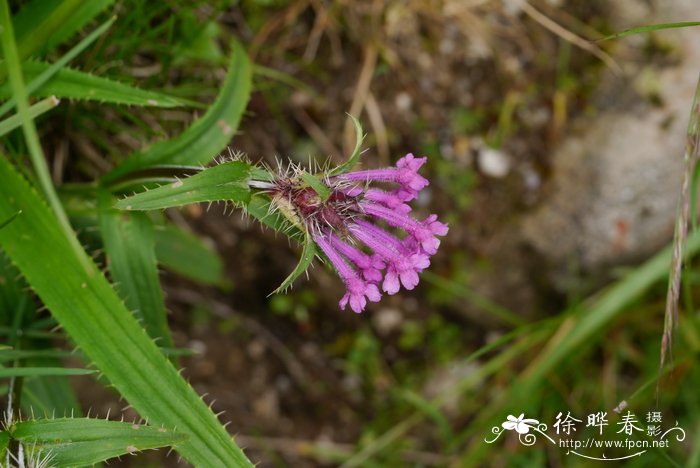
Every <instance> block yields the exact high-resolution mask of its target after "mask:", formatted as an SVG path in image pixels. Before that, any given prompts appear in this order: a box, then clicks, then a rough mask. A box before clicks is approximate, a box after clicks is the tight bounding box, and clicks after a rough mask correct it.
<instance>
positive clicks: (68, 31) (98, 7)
mask: <svg viewBox="0 0 700 468" xmlns="http://www.w3.org/2000/svg"><path fill="white" fill-rule="evenodd" d="M112 3H114V0H90V1H89V2H86V1H84V0H33V1H31V2H29V3H27V4H26V5H24V7H23V8H22V9H21V10H20V11H19V12H18V13H17V15H15V17H13V18H12V23H13V25H14V28H15V34H16V36H17V46H18V49H19V54H20V57H21V58H27V57H31V56H37V55H45V54H46V53H47V52H49V51H51V50H53V49H54V48H55V47H56V46H58V45H59V44H61V43H63V42H64V41H65V40H67V39H69V38H70V37H71V36H73V35H74V34H75V33H77V32H78V31H80V30H81V29H82V28H83V26H85V25H86V24H87V23H88V22H89V21H90V20H92V19H93V18H94V17H95V16H97V15H98V14H99V13H100V12H102V11H104V10H105V9H106V8H107V7H108V6H110V5H111V4H112Z"/></svg>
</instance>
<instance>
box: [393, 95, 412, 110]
mask: <svg viewBox="0 0 700 468" xmlns="http://www.w3.org/2000/svg"><path fill="white" fill-rule="evenodd" d="M394 104H395V105H396V108H397V109H398V110H400V111H402V112H406V111H409V110H411V106H412V105H413V98H412V97H411V95H410V94H408V93H406V92H403V91H402V92H400V93H398V94H397V95H396V98H395V99H394Z"/></svg>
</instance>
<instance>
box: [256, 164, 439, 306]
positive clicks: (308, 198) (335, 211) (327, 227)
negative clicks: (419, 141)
mask: <svg viewBox="0 0 700 468" xmlns="http://www.w3.org/2000/svg"><path fill="white" fill-rule="evenodd" d="M426 161H427V158H416V157H414V156H413V155H412V154H407V155H406V156H404V157H403V158H401V159H399V161H398V162H397V163H396V166H395V167H389V168H384V169H372V170H365V171H356V172H348V173H345V174H340V175H336V176H332V177H327V178H324V179H321V180H322V183H323V184H325V185H326V186H327V188H328V189H329V193H330V195H329V196H327V197H326V198H325V199H323V198H322V197H321V196H320V195H319V194H318V193H317V191H316V190H315V189H314V188H313V187H311V186H309V185H308V184H306V183H305V182H304V179H303V178H302V177H289V176H285V177H280V178H278V179H277V180H276V181H274V182H273V183H272V184H271V185H272V188H269V189H268V190H269V192H271V194H272V200H273V203H274V204H276V206H278V207H279V208H280V210H281V211H283V212H284V213H285V215H286V216H287V217H289V218H290V219H293V220H294V222H295V223H296V224H297V225H298V226H300V227H303V229H305V230H306V231H307V232H309V233H310V234H311V236H312V238H313V240H314V242H315V243H316V244H317V245H318V247H319V248H320V250H321V251H322V252H323V253H324V255H325V256H326V258H328V260H329V261H330V263H331V265H333V267H334V268H335V270H336V271H337V272H338V276H340V278H341V279H342V280H343V283H344V284H345V288H346V292H345V295H343V297H342V299H341V300H340V302H339V305H340V308H341V309H345V307H346V306H347V305H348V304H350V308H351V309H352V310H353V311H355V312H358V313H359V312H362V311H363V310H364V309H365V307H366V306H367V301H370V302H377V301H379V300H380V299H381V293H380V291H379V287H378V285H379V284H380V283H381V288H382V290H383V291H384V292H385V293H387V294H390V295H391V294H396V293H397V292H398V291H399V290H400V289H401V286H403V287H404V288H405V289H409V290H410V289H413V288H415V287H416V286H417V285H418V282H419V274H420V273H421V272H422V271H423V270H424V269H426V268H427V267H428V266H430V257H431V256H432V255H434V254H435V253H436V252H437V249H438V247H439V246H440V240H439V239H438V236H444V235H446V234H447V232H448V226H447V224H445V223H442V222H440V221H438V220H437V215H434V214H431V215H430V216H428V217H427V218H426V219H425V220H423V221H419V220H417V219H415V218H413V217H412V216H411V215H410V212H411V207H410V206H409V205H407V204H406V202H408V201H411V200H413V199H415V198H416V197H417V196H418V193H419V192H420V191H421V190H422V189H423V188H425V187H426V186H427V185H428V183H429V182H428V180H427V179H426V178H424V177H423V176H421V175H419V174H418V170H419V169H420V168H421V166H423V164H425V162H426ZM372 182H376V183H380V184H387V185H393V187H388V188H389V189H388V190H385V189H384V188H376V187H369V185H370V183H372ZM290 213H291V214H290ZM377 222H382V223H386V224H387V225H388V226H389V229H387V228H384V227H381V226H380V225H378V224H376V223H377ZM394 230H398V231H402V232H403V235H400V236H401V237H399V236H397V234H395V233H394V232H392V231H394ZM363 249H365V250H366V251H364V250H363Z"/></svg>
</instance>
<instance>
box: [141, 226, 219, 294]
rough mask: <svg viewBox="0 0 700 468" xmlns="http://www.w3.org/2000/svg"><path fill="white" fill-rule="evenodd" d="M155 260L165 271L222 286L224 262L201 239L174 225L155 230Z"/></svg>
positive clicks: (157, 227) (158, 227)
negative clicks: (166, 269)
mask: <svg viewBox="0 0 700 468" xmlns="http://www.w3.org/2000/svg"><path fill="white" fill-rule="evenodd" d="M154 237H155V244H156V258H157V259H158V262H159V263H160V264H161V265H163V266H164V267H165V268H168V269H169V270H172V271H174V272H176V273H178V274H180V275H183V276H186V277H188V278H191V279H193V280H195V281H198V282H200V283H204V284H221V283H222V282H223V271H224V267H223V262H222V261H221V257H219V254H218V253H217V252H216V250H214V249H213V248H212V247H210V246H209V245H207V244H206V243H204V242H202V239H200V238H199V237H198V236H195V235H194V234H192V233H190V232H187V231H185V230H184V229H181V228H178V227H176V226H173V225H171V224H166V225H165V226H156V227H155V230H154Z"/></svg>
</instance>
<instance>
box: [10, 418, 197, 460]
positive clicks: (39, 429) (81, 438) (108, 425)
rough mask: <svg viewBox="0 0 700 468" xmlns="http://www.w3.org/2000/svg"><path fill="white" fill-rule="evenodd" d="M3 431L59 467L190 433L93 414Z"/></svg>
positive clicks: (163, 442)
mask: <svg viewBox="0 0 700 468" xmlns="http://www.w3.org/2000/svg"><path fill="white" fill-rule="evenodd" d="M2 434H3V438H5V439H7V438H11V439H13V440H17V441H19V442H21V443H22V444H23V445H24V446H25V451H29V453H30V458H35V459H39V460H41V459H45V458H48V459H49V460H50V465H51V466H55V467H70V466H84V465H92V464H94V463H99V462H102V461H106V460H108V459H110V458H114V457H118V456H121V455H129V454H134V453H136V452H139V451H142V450H147V449H154V448H160V447H168V446H177V445H178V444H181V443H183V442H185V441H186V440H187V435H185V434H182V433H178V432H175V431H170V430H167V429H165V428H158V427H152V426H145V425H142V424H134V423H127V422H119V421H107V420H102V419H90V418H57V419H37V420H33V421H23V422H18V423H16V424H14V425H13V426H12V427H11V428H10V431H9V432H8V431H5V432H3V433H2ZM5 446H7V445H5ZM0 448H2V446H1V445H0Z"/></svg>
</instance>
